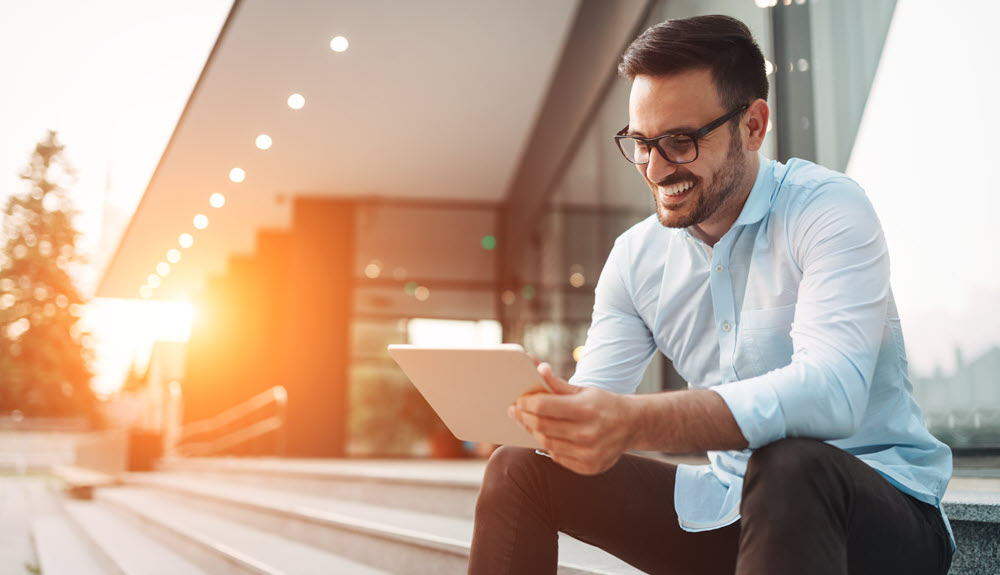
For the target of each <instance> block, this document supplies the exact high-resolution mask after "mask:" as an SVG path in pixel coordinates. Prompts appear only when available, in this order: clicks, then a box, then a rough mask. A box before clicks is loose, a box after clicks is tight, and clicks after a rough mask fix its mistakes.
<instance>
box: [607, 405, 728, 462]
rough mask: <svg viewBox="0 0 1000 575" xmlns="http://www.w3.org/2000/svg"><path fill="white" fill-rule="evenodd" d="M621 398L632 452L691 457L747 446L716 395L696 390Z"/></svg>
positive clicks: (726, 409)
mask: <svg viewBox="0 0 1000 575" xmlns="http://www.w3.org/2000/svg"><path fill="white" fill-rule="evenodd" d="M623 397H624V398H625V399H627V402H628V404H629V405H630V408H629V412H630V414H629V417H628V419H629V422H630V424H631V426H632V441H630V444H631V445H630V448H631V449H638V450H645V451H664V452H667V453H692V452H696V451H721V450H729V449H745V448H746V447H747V446H748V443H747V440H746V439H745V438H744V437H743V433H742V432H741V431H740V428H739V426H738V425H737V424H736V419H735V418H733V414H732V412H731V411H730V410H729V407H728V406H727V405H726V402H725V401H723V400H722V397H720V396H719V395H718V394H717V393H715V392H712V391H709V390H706V389H696V390H683V391H667V392H662V393H650V394H642V395H630V396H623Z"/></svg>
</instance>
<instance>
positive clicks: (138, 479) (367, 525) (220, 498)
mask: <svg viewBox="0 0 1000 575" xmlns="http://www.w3.org/2000/svg"><path fill="white" fill-rule="evenodd" d="M130 482H131V483H133V484H135V485H142V486H146V487H153V488H156V489H160V490H164V491H169V492H174V493H177V494H180V495H184V496H191V497H197V498H202V499H205V500H208V501H213V502H216V503H221V504H225V505H233V506H237V507H241V508H245V509H249V510H251V511H256V512H260V513H265V514H272V515H276V516H281V517H285V518H288V519H292V520H297V521H304V522H309V523H312V524H315V525H319V526H325V527H332V528H334V529H344V530H349V531H353V532H356V533H360V534H363V535H366V536H369V537H374V538H382V539H390V540H393V541H395V542H398V543H403V544H406V545H411V546H415V547H422V548H425V549H431V550H434V551H439V552H444V553H449V554H453V555H458V556H460V557H463V558H467V557H468V556H469V551H470V543H469V542H467V541H463V540H459V539H454V538H450V537H443V536H440V535H435V534H431V533H426V532H422V531H417V530H414V529H408V528H404V527H399V526H396V525H392V524H388V523H384V522H379V521H372V520H368V519H361V518H358V517H353V516H351V515H347V514H343V513H337V512H331V511H326V510H318V509H309V508H307V507H303V506H300V505H294V504H293V505H289V504H279V503H275V502H274V501H273V500H265V499H264V498H261V497H251V496H245V495H237V494H235V493H234V492H231V491H230V492H226V493H220V492H218V491H215V490H211V489H205V488H203V487H193V486H191V485H181V484H177V483H176V482H174V483H170V482H165V481H160V480H157V478H156V476H155V475H142V476H134V477H131V478H130ZM252 490H253V491H261V492H269V493H272V494H274V495H275V496H279V495H281V492H280V490H276V489H273V488H254V489H252ZM328 499H332V498H328ZM362 505H364V506H368V507H378V506H376V505H372V504H362ZM409 513H419V512H409ZM425 515H427V514H425ZM450 519H454V518H450ZM457 521H465V520H457ZM465 522H468V521H465ZM469 523H471V522H469ZM470 531H471V530H470ZM567 542H568V543H570V544H571V545H573V546H574V547H575V548H576V549H583V548H591V549H594V550H596V551H597V552H600V553H601V554H603V555H605V556H607V557H608V558H610V559H613V560H614V561H617V562H620V564H621V565H620V566H621V568H622V569H628V570H632V571H631V573H642V572H641V571H639V570H638V569H635V568H634V567H632V566H630V565H628V564H626V563H624V562H623V561H621V560H620V559H617V558H615V557H613V556H612V555H610V554H608V553H607V552H605V551H603V550H600V549H598V548H596V547H593V546H591V545H589V544H587V543H584V542H581V541H579V540H576V539H573V538H571V537H569V536H568V535H564V534H562V533H560V547H562V546H563V545H564V544H566V543H567ZM558 565H559V567H560V573H567V574H575V573H579V574H581V575H622V571H621V570H613V571H611V570H604V569H600V568H595V567H588V566H585V565H580V564H578V563H576V562H575V561H573V560H571V559H570V560H567V559H562V558H560V559H559V561H558Z"/></svg>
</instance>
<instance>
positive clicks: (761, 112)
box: [743, 98, 771, 152]
mask: <svg viewBox="0 0 1000 575" xmlns="http://www.w3.org/2000/svg"><path fill="white" fill-rule="evenodd" d="M770 115H771V111H770V109H769V108H768V107H767V102H765V101H764V100H761V99H759V98H758V99H756V100H754V101H753V102H752V103H751V104H750V107H749V108H747V111H746V112H745V113H744V115H743V127H745V128H746V129H747V130H748V133H747V149H748V150H750V151H751V152H756V151H757V150H760V147H761V146H762V145H763V144H764V136H766V135H767V120H768V118H769V117H770Z"/></svg>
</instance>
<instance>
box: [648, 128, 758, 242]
mask: <svg viewBox="0 0 1000 575" xmlns="http://www.w3.org/2000/svg"><path fill="white" fill-rule="evenodd" d="M745 172H746V159H745V158H744V156H743V142H742V141H741V140H740V138H738V137H737V135H736V133H733V132H732V131H730V134H729V149H728V150H727V152H726V158H725V160H724V161H723V163H722V165H721V166H720V167H719V168H718V169H717V170H715V171H714V172H713V173H712V183H711V184H709V185H708V187H707V188H706V187H704V178H700V177H696V176H694V175H693V174H690V173H680V172H674V173H673V174H671V175H670V176H669V177H667V178H664V179H663V180H662V181H660V182H657V185H658V186H660V187H667V186H672V185H674V184H678V183H681V182H688V181H694V186H692V188H691V190H692V191H697V194H696V195H692V197H691V198H690V199H691V200H693V201H694V206H693V207H692V208H691V209H690V210H689V211H688V213H687V214H684V213H679V212H677V211H674V210H668V209H666V208H664V207H663V206H662V205H661V204H660V199H659V192H658V191H655V190H654V191H653V201H654V202H655V204H656V217H657V219H659V220H660V224H661V225H663V226H664V227H668V228H688V227H691V226H694V225H697V224H700V223H702V222H704V221H705V220H707V219H709V218H711V217H712V216H713V215H715V214H716V213H717V212H718V211H719V209H720V208H722V207H723V206H725V205H726V204H727V203H729V202H732V201H734V200H735V198H736V197H737V191H738V190H739V188H740V183H741V182H743V181H744V179H745Z"/></svg>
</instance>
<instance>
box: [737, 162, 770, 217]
mask: <svg viewBox="0 0 1000 575" xmlns="http://www.w3.org/2000/svg"><path fill="white" fill-rule="evenodd" d="M758 158H759V164H760V165H759V167H758V168H757V179H756V180H754V183H753V188H751V189H750V195H749V196H747V201H746V203H745V204H743V211H741V212H740V216H739V217H738V218H736V221H735V222H733V227H736V226H747V225H750V224H755V223H757V222H759V221H761V220H762V219H764V216H765V215H767V213H768V212H770V211H771V202H772V201H773V200H774V169H773V164H774V160H768V159H767V158H765V157H764V155H763V154H758Z"/></svg>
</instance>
